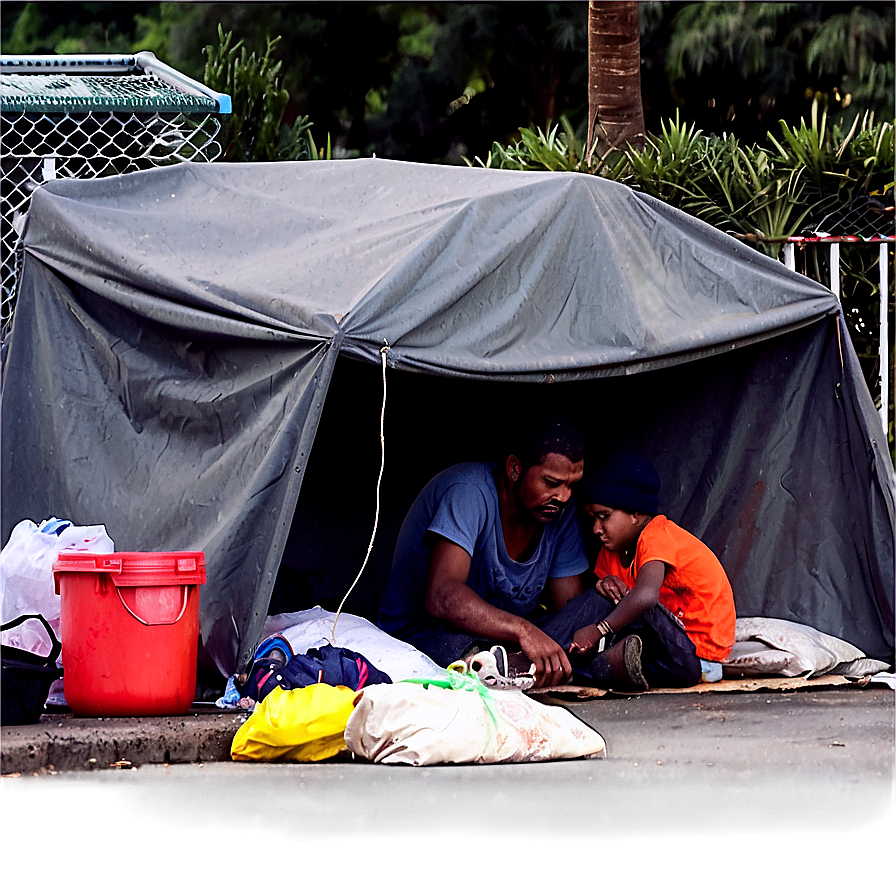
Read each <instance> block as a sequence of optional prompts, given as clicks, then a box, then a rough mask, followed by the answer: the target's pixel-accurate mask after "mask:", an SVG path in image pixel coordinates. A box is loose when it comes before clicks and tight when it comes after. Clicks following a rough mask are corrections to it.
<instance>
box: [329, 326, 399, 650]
mask: <svg viewBox="0 0 896 896" xmlns="http://www.w3.org/2000/svg"><path fill="white" fill-rule="evenodd" d="M383 342H384V343H385V345H384V346H383V347H382V348H381V349H380V358H382V361H383V404H382V408H381V409H380V473H379V476H377V479H376V513H375V514H374V517H373V532H372V533H371V535H370V544H369V545H367V556H366V557H365V558H364V562H363V563H362V564H361V568H360V569H359V570H358V574H357V575H356V576H355V581H354V582H352V584H351V585H350V586H349V589H348V591H346V592H345V597H343V598H342V600H341V601H339V608H338V609H337V610H336V617H335V618H334V619H333V630H332V631H331V632H330V643H335V641H336V623H337V622H339V615H340V614H341V613H342V607H343V606H344V605H345V602H346V600H348V596H349V595H350V594H351V593H352V591H354V588H355V585H357V584H358V580H359V579H360V578H361V574H362V573H363V572H364V569H365V567H366V566H367V561H368V560H369V559H370V552H371V551H372V550H373V542H374V540H375V539H376V529H377V526H378V525H379V521H380V486H381V484H382V482H383V470H384V469H385V467H386V435H385V427H386V352H388V351H389V343H388V342H387V341H386V340H385V339H384V340H383Z"/></svg>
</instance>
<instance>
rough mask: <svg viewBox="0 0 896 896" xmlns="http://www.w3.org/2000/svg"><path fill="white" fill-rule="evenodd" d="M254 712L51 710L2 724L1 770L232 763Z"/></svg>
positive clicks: (0, 732) (72, 769)
mask: <svg viewBox="0 0 896 896" xmlns="http://www.w3.org/2000/svg"><path fill="white" fill-rule="evenodd" d="M248 716H249V713H248V712H247V711H245V710H242V711H240V712H238V713H232V712H223V711H221V710H218V709H217V708H213V709H212V710H209V709H208V708H206V707H197V706H193V707H192V708H191V710H190V712H189V713H187V714H186V715H184V716H156V717H150V716H144V717H139V718H102V719H86V718H75V717H74V716H73V715H71V714H68V713H64V714H63V713H59V714H47V715H43V716H41V718H40V721H39V722H37V723H36V724H34V725H9V726H4V727H3V728H2V729H0V773H2V774H4V775H10V774H27V773H40V772H42V771H49V772H52V771H92V770H93V769H97V768H110V767H117V768H130V767H132V766H138V765H145V764H150V763H155V764H164V763H171V764H173V763H184V762H229V761H230V745H231V743H232V742H233V736H234V734H236V732H237V729H238V728H239V727H240V725H242V724H243V722H244V721H245V720H246V719H247V718H248Z"/></svg>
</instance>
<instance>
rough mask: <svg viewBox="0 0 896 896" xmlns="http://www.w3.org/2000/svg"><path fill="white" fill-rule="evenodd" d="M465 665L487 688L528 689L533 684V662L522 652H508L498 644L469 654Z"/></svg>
mask: <svg viewBox="0 0 896 896" xmlns="http://www.w3.org/2000/svg"><path fill="white" fill-rule="evenodd" d="M467 667H468V668H469V670H470V671H471V672H473V673H474V674H475V675H478V676H479V680H480V681H481V682H482V683H483V684H484V685H485V686H486V687H487V688H499V689H501V690H508V689H513V690H517V691H528V690H529V688H531V687H532V686H533V685H534V684H535V663H532V662H530V661H529V658H528V657H527V656H526V655H525V654H524V653H511V654H508V653H507V651H506V650H505V649H504V647H503V646H502V645H500V644H496V645H495V646H494V647H492V648H491V649H490V650H483V651H481V652H479V653H476V654H474V655H473V656H471V657H470V658H469V659H468V660H467Z"/></svg>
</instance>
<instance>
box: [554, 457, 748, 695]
mask: <svg viewBox="0 0 896 896" xmlns="http://www.w3.org/2000/svg"><path fill="white" fill-rule="evenodd" d="M659 487H660V479H659V474H658V473H657V471H656V470H655V469H654V467H653V466H652V465H651V464H650V463H649V462H648V461H646V460H645V459H644V458H642V457H640V456H639V455H637V454H634V453H632V452H625V451H617V452H615V453H614V454H613V455H612V456H610V457H609V458H608V459H607V460H606V462H605V463H603V464H602V465H601V466H599V467H597V468H596V469H595V470H594V471H593V472H592V471H589V470H587V469H586V472H585V476H584V478H583V480H582V484H581V489H580V501H582V502H583V503H584V506H585V511H586V513H587V514H588V516H589V517H591V519H592V520H593V521H594V526H593V528H594V534H595V535H596V536H597V537H598V538H599V539H600V541H601V544H602V549H601V551H600V553H599V554H598V557H597V563H596V565H595V567H594V572H595V575H596V576H597V584H596V586H595V588H596V591H597V593H598V595H600V596H601V597H602V598H604V599H605V602H606V607H605V608H604V609H605V610H608V612H606V614H605V615H603V614H601V615H602V618H600V619H599V620H598V622H597V623H596V624H591V625H586V626H585V627H583V628H580V629H578V630H577V631H576V632H575V634H574V635H573V637H572V643H571V646H570V648H569V651H570V655H571V657H572V658H573V659H574V668H575V671H577V672H579V673H580V674H581V675H582V676H583V677H587V678H589V679H590V680H591V681H593V682H594V683H596V684H604V685H609V686H613V684H614V681H613V679H614V678H618V677H619V670H621V671H622V673H623V675H622V677H623V679H624V681H623V684H624V685H625V684H628V685H629V686H630V687H629V688H628V689H638V688H639V687H640V688H641V689H646V688H647V687H690V686H691V685H694V684H697V683H698V682H699V681H701V680H703V681H718V680H719V679H720V678H721V677H722V666H721V663H722V661H723V660H725V659H727V657H728V654H729V652H730V650H731V647H732V645H733V644H734V619H735V613H734V597H733V594H732V591H731V585H730V583H729V581H728V577H727V575H726V574H725V570H724V569H723V568H722V565H721V563H719V560H718V558H717V557H716V556H715V554H713V552H712V551H711V550H710V549H709V548H708V547H707V546H706V545H705V544H703V542H701V541H700V539H698V538H696V537H695V536H694V535H691V533H689V532H687V531H685V530H684V529H682V528H681V527H680V526H678V525H676V524H675V523H673V522H672V521H671V520H669V519H667V518H666V517H665V516H663V515H662V514H658V513H657V510H658V494H659ZM610 639H612V641H613V646H612V647H610V648H609V650H607V651H606V652H605V653H606V660H604V651H603V648H604V646H605V645H606V644H607V643H608V642H609V641H610ZM595 648H597V650H598V652H596V653H595V652H594V651H595ZM616 654H618V657H616V656H614V655H616ZM639 673H643V675H641V674H639ZM602 678H603V679H605V680H603V681H602V680H601V679H602Z"/></svg>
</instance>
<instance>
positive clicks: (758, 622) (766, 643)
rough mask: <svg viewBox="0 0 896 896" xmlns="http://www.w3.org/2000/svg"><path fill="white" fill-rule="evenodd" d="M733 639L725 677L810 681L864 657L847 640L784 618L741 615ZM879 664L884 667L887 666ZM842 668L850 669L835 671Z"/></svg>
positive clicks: (724, 664)
mask: <svg viewBox="0 0 896 896" xmlns="http://www.w3.org/2000/svg"><path fill="white" fill-rule="evenodd" d="M734 638H735V643H734V647H733V648H732V650H731V655H730V656H729V657H728V659H727V660H726V661H725V662H724V663H723V664H722V667H723V669H724V675H725V677H726V678H738V677H741V676H744V675H781V676H784V677H786V678H796V677H799V676H801V675H805V676H807V677H808V678H812V677H815V676H818V675H824V674H826V673H827V672H830V671H832V670H833V669H834V668H835V667H838V666H841V664H846V663H853V662H854V661H856V660H862V659H864V658H865V654H864V653H863V652H862V651H861V650H859V648H858V647H855V646H854V645H852V644H850V643H849V642H847V641H843V640H841V639H840V638H835V637H834V636H833V635H826V634H824V633H823V632H820V631H818V630H817V629H814V628H812V627H811V626H808V625H802V624H801V623H799V622H790V621H789V620H786V619H774V618H769V617H765V616H744V617H742V618H740V619H738V620H737V621H736V623H735V629H734ZM868 662H869V663H878V661H876V660H871V661H868ZM879 665H881V666H883V667H884V668H887V666H886V663H880V664H879ZM844 669H846V670H848V669H849V667H846V666H843V667H842V669H838V670H837V671H838V672H840V673H841V674H844V673H843V670H844ZM873 671H879V669H878V668H875V669H873Z"/></svg>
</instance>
